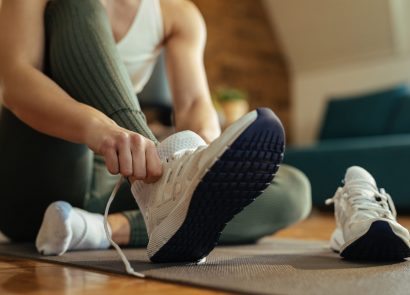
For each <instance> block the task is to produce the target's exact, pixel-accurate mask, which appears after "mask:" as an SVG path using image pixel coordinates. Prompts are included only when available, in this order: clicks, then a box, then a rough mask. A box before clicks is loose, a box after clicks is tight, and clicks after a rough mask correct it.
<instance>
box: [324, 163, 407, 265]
mask: <svg viewBox="0 0 410 295" xmlns="http://www.w3.org/2000/svg"><path fill="white" fill-rule="evenodd" d="M331 203H334V208H335V218H336V230H335V231H334V232H333V235H332V237H331V241H330V246H331V248H332V249H333V250H334V251H337V252H339V253H340V255H341V256H342V257H344V258H346V259H357V260H399V259H403V258H406V257H409V256H410V249H409V247H410V244H409V239H410V236H409V232H408V231H407V229H405V228H404V227H403V226H401V225H400V224H399V223H397V220H396V210H395V207H394V204H393V200H392V199H391V197H390V195H389V194H387V193H386V192H385V191H384V189H380V190H379V189H378V188H377V185H376V181H375V180H374V178H373V177H372V176H371V175H370V173H369V172H367V171H366V170H364V169H363V168H361V167H357V166H353V167H350V168H349V169H348V170H347V172H346V175H345V179H344V186H343V187H339V188H338V189H337V191H336V194H335V196H334V197H333V198H331V199H328V200H327V201H326V204H331Z"/></svg>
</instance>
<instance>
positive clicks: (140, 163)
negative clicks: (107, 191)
mask: <svg viewBox="0 0 410 295" xmlns="http://www.w3.org/2000/svg"><path fill="white" fill-rule="evenodd" d="M104 121H105V120H104ZM95 123H96V124H94V125H93V126H90V128H89V131H88V132H87V136H86V144H87V145H88V147H89V148H90V149H91V150H93V151H94V152H95V153H96V154H99V155H102V156H103V157H104V160H105V165H106V166H107V169H108V171H109V172H110V173H112V174H118V173H120V174H121V175H123V176H125V177H128V178H129V179H130V181H131V182H133V181H135V180H143V181H144V182H146V183H153V182H155V181H157V180H158V179H159V178H161V175H162V163H161V160H160V158H159V155H158V152H157V149H156V146H155V144H154V142H152V141H151V140H149V139H148V138H145V137H144V136H142V135H141V134H138V133H136V132H132V131H129V130H127V129H124V128H122V127H120V126H118V125H117V124H116V123H115V122H114V121H111V122H100V121H97V122H95Z"/></svg>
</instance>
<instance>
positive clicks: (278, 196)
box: [220, 165, 312, 244]
mask: <svg viewBox="0 0 410 295" xmlns="http://www.w3.org/2000/svg"><path fill="white" fill-rule="evenodd" d="M311 207H312V201H311V189H310V183H309V180H308V179H307V177H306V176H305V175H304V174H303V173H302V172H301V171H299V170H297V169H295V168H293V167H291V166H287V165H282V166H281V167H280V169H279V171H278V173H277V175H276V176H275V179H274V180H273V182H272V184H271V185H270V186H269V187H268V188H267V189H266V191H265V192H264V193H263V194H262V195H260V196H259V197H258V198H257V199H256V200H255V201H254V202H253V203H252V204H250V205H249V206H248V207H246V208H245V209H244V210H243V211H241V212H240V213H238V215H236V216H235V217H234V219H232V221H230V222H229V223H228V225H227V226H226V227H225V229H224V231H223V232H222V236H221V239H220V243H221V244H239V243H250V242H255V241H256V240H258V239H260V238H262V237H264V236H266V235H270V234H273V233H275V232H276V231H278V230H280V229H283V228H285V227H287V226H289V225H291V224H293V223H295V222H297V221H300V220H302V219H304V218H306V217H307V216H308V214H309V213H310V210H311Z"/></svg>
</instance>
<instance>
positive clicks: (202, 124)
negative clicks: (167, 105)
mask: <svg viewBox="0 0 410 295" xmlns="http://www.w3.org/2000/svg"><path fill="white" fill-rule="evenodd" d="M175 121H176V122H175V123H176V129H177V131H182V130H192V131H194V132H195V133H197V134H199V135H200V136H201V137H202V138H203V139H204V140H205V141H206V142H207V143H210V142H212V141H213V140H215V139H216V138H217V137H219V135H220V134H221V128H220V126H219V122H218V116H217V114H216V111H215V109H214V107H213V105H212V103H211V102H208V101H207V100H203V99H196V100H194V101H193V102H192V103H191V104H189V105H185V107H184V108H183V109H181V110H177V111H176V113H175Z"/></svg>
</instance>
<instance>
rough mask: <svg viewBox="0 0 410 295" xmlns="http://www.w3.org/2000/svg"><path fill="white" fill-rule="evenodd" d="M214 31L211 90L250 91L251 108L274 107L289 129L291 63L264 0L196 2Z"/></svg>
mask: <svg viewBox="0 0 410 295" xmlns="http://www.w3.org/2000/svg"><path fill="white" fill-rule="evenodd" d="M192 1H193V2H194V3H195V4H196V5H197V6H198V8H199V9H200V11H201V12H202V14H203V16H204V19H205V22H206V24H207V29H208V42H207V47H206V53H205V66H206V69H207V74H208V79H209V84H210V88H211V91H215V90H216V89H217V88H218V87H221V86H228V87H236V88H239V89H242V90H245V91H247V92H248V93H249V97H250V104H251V108H255V107H257V106H268V107H270V108H272V109H273V110H274V111H275V112H277V114H278V115H279V116H280V118H281V119H282V120H283V121H284V123H285V126H286V127H287V128H288V127H289V113H290V100H289V99H290V97H289V95H290V94H289V77H288V71H287V65H286V64H285V62H284V59H283V55H282V53H281V51H280V48H279V46H278V42H277V38H276V36H275V34H274V31H273V30H272V28H271V26H270V23H269V19H268V16H267V14H266V11H265V10H264V7H263V6H262V3H261V2H260V1H259V0H192Z"/></svg>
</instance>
